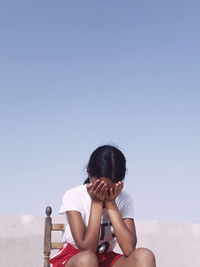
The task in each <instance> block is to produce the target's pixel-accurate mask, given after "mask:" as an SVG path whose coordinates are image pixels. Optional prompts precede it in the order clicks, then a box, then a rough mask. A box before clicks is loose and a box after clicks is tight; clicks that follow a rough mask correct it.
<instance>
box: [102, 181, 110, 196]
mask: <svg viewBox="0 0 200 267" xmlns="http://www.w3.org/2000/svg"><path fill="white" fill-rule="evenodd" d="M107 190H108V188H107V184H106V183H104V185H103V186H102V188H101V191H100V193H101V194H103V195H105V194H106V193H107Z"/></svg>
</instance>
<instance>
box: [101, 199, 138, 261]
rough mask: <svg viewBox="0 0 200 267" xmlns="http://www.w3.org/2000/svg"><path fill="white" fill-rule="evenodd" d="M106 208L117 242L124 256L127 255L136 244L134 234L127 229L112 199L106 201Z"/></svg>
mask: <svg viewBox="0 0 200 267" xmlns="http://www.w3.org/2000/svg"><path fill="white" fill-rule="evenodd" d="M106 209H107V213H108V216H109V218H110V221H111V223H112V227H113V229H114V233H115V236H116V239H117V241H118V244H119V246H120V248H121V250H122V252H123V254H124V255H125V256H128V255H129V254H130V253H131V251H133V250H134V249H135V246H136V236H134V235H133V233H132V232H131V231H130V230H129V229H128V227H127V226H126V224H125V223H124V220H123V219H122V217H121V214H120V212H119V210H118V207H117V205H116V203H115V202H114V201H113V202H112V201H108V202H106Z"/></svg>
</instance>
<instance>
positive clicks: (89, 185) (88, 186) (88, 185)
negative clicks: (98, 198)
mask: <svg viewBox="0 0 200 267" xmlns="http://www.w3.org/2000/svg"><path fill="white" fill-rule="evenodd" d="M86 188H87V190H88V191H90V189H91V188H92V183H90V184H87V185H86Z"/></svg>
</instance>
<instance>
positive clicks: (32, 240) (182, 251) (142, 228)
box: [0, 215, 200, 267]
mask: <svg viewBox="0 0 200 267" xmlns="http://www.w3.org/2000/svg"><path fill="white" fill-rule="evenodd" d="M52 218H53V222H54V223H55V222H58V223H59V222H64V217H63V216H53V217H52ZM136 230H137V236H138V244H137V247H147V248H149V249H151V250H152V251H153V252H154V254H155V255H156V259H157V266H158V267H169V266H170V267H199V266H200V252H199V251H200V224H189V223H173V222H158V221H142V220H136ZM43 234H44V216H34V215H19V216H0V251H1V253H0V266H1V267H8V266H9V267H27V266H29V267H42V266H43ZM54 238H55V239H60V236H54ZM118 250H119V248H118Z"/></svg>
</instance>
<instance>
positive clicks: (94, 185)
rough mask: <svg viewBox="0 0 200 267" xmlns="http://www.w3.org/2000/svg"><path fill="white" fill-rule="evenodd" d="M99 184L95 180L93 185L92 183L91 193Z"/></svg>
mask: <svg viewBox="0 0 200 267" xmlns="http://www.w3.org/2000/svg"><path fill="white" fill-rule="evenodd" d="M99 184H100V180H96V181H95V182H94V183H93V186H92V191H95V190H96V188H97V186H98V185H99Z"/></svg>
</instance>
